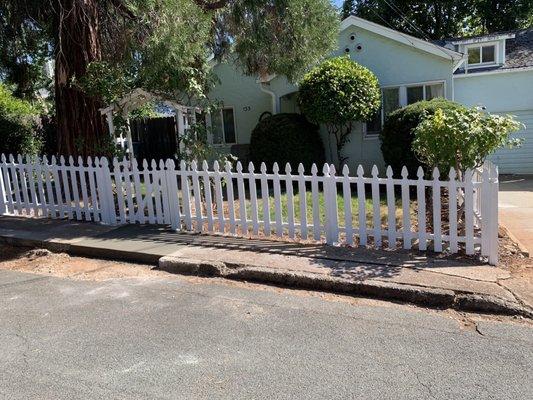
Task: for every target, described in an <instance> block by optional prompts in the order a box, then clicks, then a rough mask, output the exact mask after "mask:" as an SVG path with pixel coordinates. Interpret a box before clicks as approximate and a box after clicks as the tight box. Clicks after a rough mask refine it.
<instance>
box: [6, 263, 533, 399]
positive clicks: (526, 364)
mask: <svg viewBox="0 0 533 400" xmlns="http://www.w3.org/2000/svg"><path fill="white" fill-rule="evenodd" d="M353 303H355V304H353ZM532 371H533V329H532V328H530V327H528V326H525V325H524V324H517V323H513V322H512V321H506V322H496V321H488V320H481V321H479V322H477V325H474V324H471V323H470V322H469V321H468V320H465V322H464V323H461V322H460V321H459V320H458V319H457V318H454V317H452V314H451V313H447V312H430V311H424V310H420V309H415V308H409V307H404V306H399V305H389V306H387V305H384V304H381V303H376V304H371V303H370V302H368V301H366V300H356V301H355V302H350V301H345V300H343V301H340V300H331V299H328V300H326V299H322V298H320V297H318V296H309V295H305V294H303V293H298V292H291V291H288V290H281V289H280V290H274V289H267V290H260V289H258V288H253V287H251V286H250V287H247V286H243V285H239V284H223V283H217V282H216V281H207V280H198V281H194V280H193V279H191V278H177V277H172V278H168V279H167V278H161V277H158V278H151V279H134V278H127V279H115V280H110V281H103V282H94V281H76V280H70V279H61V278H53V277H46V276H40V275H31V274H24V273H20V272H12V271H0V396H1V398H5V399H269V400H271V399H513V400H515V399H532V398H533V372H532Z"/></svg>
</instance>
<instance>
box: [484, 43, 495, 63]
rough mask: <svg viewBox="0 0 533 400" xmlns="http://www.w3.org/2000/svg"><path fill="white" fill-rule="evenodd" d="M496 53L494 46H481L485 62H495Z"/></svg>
mask: <svg viewBox="0 0 533 400" xmlns="http://www.w3.org/2000/svg"><path fill="white" fill-rule="evenodd" d="M494 53H495V51H494V46H483V47H482V48H481V60H482V62H484V63H487V62H494V60H495V57H494Z"/></svg>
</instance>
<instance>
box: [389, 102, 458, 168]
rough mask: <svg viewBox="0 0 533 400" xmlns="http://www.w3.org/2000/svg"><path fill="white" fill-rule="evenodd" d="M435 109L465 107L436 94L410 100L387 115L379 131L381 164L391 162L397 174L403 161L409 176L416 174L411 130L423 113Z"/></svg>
mask: <svg viewBox="0 0 533 400" xmlns="http://www.w3.org/2000/svg"><path fill="white" fill-rule="evenodd" d="M437 109H443V110H459V109H465V108H464V106H462V105H461V104H459V103H455V102H453V101H449V100H446V99H441V98H438V99H433V100H430V101H425V100H424V101H419V102H417V103H413V104H410V105H408V106H406V107H403V108H400V109H398V110H396V111H394V112H392V113H390V114H389V115H388V116H387V119H386V121H385V124H384V125H383V129H382V131H381V134H380V140H381V152H382V153H383V159H384V160H385V164H387V165H390V166H391V168H392V170H393V171H394V175H395V176H400V172H401V170H402V167H403V166H404V165H405V166H406V167H407V170H408V171H409V176H413V177H416V170H417V169H418V166H419V165H422V163H421V162H420V161H419V160H418V159H417V157H416V155H415V153H414V152H413V149H412V143H413V139H414V135H413V130H414V129H415V128H416V127H417V125H418V124H419V123H420V122H421V121H422V120H423V118H424V116H425V115H433V114H434V113H435V110H437Z"/></svg>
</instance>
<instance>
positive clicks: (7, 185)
mask: <svg viewBox="0 0 533 400" xmlns="http://www.w3.org/2000/svg"><path fill="white" fill-rule="evenodd" d="M1 161H2V163H1V164H0V166H1V169H2V170H1V173H2V177H3V181H4V196H5V197H6V201H7V206H6V207H5V208H6V209H7V212H8V213H9V214H14V211H15V209H14V207H13V205H14V202H13V190H12V188H11V179H10V177H9V171H8V166H7V160H6V156H5V155H4V154H2V158H1Z"/></svg>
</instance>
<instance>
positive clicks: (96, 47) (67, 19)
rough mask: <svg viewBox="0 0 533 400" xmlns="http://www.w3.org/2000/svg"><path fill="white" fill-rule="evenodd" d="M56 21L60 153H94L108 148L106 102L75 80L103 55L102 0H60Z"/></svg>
mask: <svg viewBox="0 0 533 400" xmlns="http://www.w3.org/2000/svg"><path fill="white" fill-rule="evenodd" d="M54 3H55V5H56V9H55V18H57V21H56V22H57V23H56V24H54V25H55V26H56V27H57V29H58V31H57V41H56V43H57V44H56V54H55V61H56V64H55V104H56V116H57V135H58V138H57V144H58V153H59V154H62V155H82V156H88V155H91V156H94V155H100V154H103V153H105V152H106V148H107V146H106V144H109V137H108V133H107V129H106V125H105V123H104V119H103V117H102V115H100V112H99V110H98V109H99V108H101V107H102V102H101V101H100V100H99V99H95V98H93V97H90V96H88V95H86V94H85V93H84V92H83V91H81V90H80V89H79V88H77V87H76V85H74V84H73V81H74V79H80V78H81V77H82V76H83V75H84V74H85V73H86V70H87V66H88V64H89V63H91V62H93V61H98V60H100V59H101V44H100V37H99V32H98V4H97V3H98V0H57V1H56V2H54Z"/></svg>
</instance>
